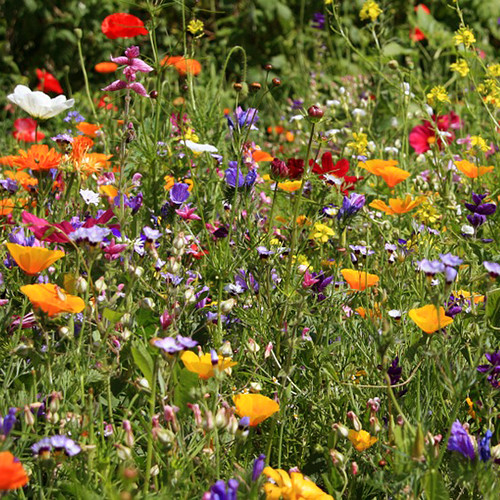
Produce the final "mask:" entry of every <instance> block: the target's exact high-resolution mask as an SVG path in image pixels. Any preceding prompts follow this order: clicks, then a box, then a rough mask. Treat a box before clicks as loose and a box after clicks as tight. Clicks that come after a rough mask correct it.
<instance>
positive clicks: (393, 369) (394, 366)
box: [387, 356, 403, 385]
mask: <svg viewBox="0 0 500 500" xmlns="http://www.w3.org/2000/svg"><path fill="white" fill-rule="evenodd" d="M398 363H399V356H396V357H395V358H394V359H393V361H392V363H391V366H389V369H388V370H387V375H389V378H390V379H391V385H396V384H397V383H398V382H399V381H400V380H401V373H402V371H403V369H402V368H401V367H400V366H398Z"/></svg>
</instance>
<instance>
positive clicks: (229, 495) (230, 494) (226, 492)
mask: <svg viewBox="0 0 500 500" xmlns="http://www.w3.org/2000/svg"><path fill="white" fill-rule="evenodd" d="M238 486H239V483H238V481H237V480H236V479H230V480H229V481H228V482H227V487H226V483H225V482H224V481H222V479H220V480H219V481H217V482H216V483H215V484H214V485H213V486H212V487H211V488H210V490H209V491H207V492H206V493H205V494H204V495H203V497H202V500H236V499H237V495H238Z"/></svg>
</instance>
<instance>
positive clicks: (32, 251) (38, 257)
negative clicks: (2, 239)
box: [7, 243, 65, 275]
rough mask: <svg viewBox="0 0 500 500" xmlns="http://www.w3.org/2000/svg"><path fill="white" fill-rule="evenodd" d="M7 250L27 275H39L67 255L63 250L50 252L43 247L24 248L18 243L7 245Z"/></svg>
mask: <svg viewBox="0 0 500 500" xmlns="http://www.w3.org/2000/svg"><path fill="white" fill-rule="evenodd" d="M7 249H8V250H9V253H10V255H11V256H12V258H13V259H14V260H15V261H16V264H17V265H18V266H19V267H20V268H21V269H22V270H23V271H24V272H25V273H26V274H30V275H32V274H38V273H39V272H41V271H43V270H44V269H47V267H49V266H51V265H52V264H53V263H54V262H55V261H56V260H59V259H61V258H62V257H64V255H65V253H64V252H62V251H61V250H49V249H47V248H42V247H24V246H22V245H17V244H16V243H7Z"/></svg>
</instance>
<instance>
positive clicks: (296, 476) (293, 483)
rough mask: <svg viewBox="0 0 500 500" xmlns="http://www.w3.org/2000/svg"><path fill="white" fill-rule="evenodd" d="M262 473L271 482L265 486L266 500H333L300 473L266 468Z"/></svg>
mask: <svg viewBox="0 0 500 500" xmlns="http://www.w3.org/2000/svg"><path fill="white" fill-rule="evenodd" d="M262 473H263V474H264V475H265V476H267V477H268V478H269V479H270V480H271V481H272V482H271V481H269V482H267V483H266V484H265V485H264V492H265V493H266V500H279V499H280V498H282V499H283V500H333V497H332V496H331V495H328V494H327V493H325V492H324V491H323V490H322V489H321V488H319V487H318V486H316V484H315V483H313V482H312V481H311V480H310V479H308V478H307V477H304V475H303V474H302V473H300V472H290V474H288V472H286V471H284V470H283V469H272V468H271V467H266V468H265V469H264V470H263V471H262Z"/></svg>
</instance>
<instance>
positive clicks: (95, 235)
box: [69, 226, 111, 245]
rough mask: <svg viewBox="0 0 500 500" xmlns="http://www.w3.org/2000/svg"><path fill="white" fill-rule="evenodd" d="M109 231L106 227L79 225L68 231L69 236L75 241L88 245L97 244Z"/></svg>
mask: <svg viewBox="0 0 500 500" xmlns="http://www.w3.org/2000/svg"><path fill="white" fill-rule="evenodd" d="M110 233H111V230H110V229H108V228H107V227H99V226H93V227H80V228H78V229H77V230H76V231H73V232H72V233H70V235H69V238H70V240H73V241H74V242H75V243H83V242H85V243H89V244H90V245H97V244H98V243H102V242H103V240H104V238H105V237H106V236H108V234H110Z"/></svg>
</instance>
